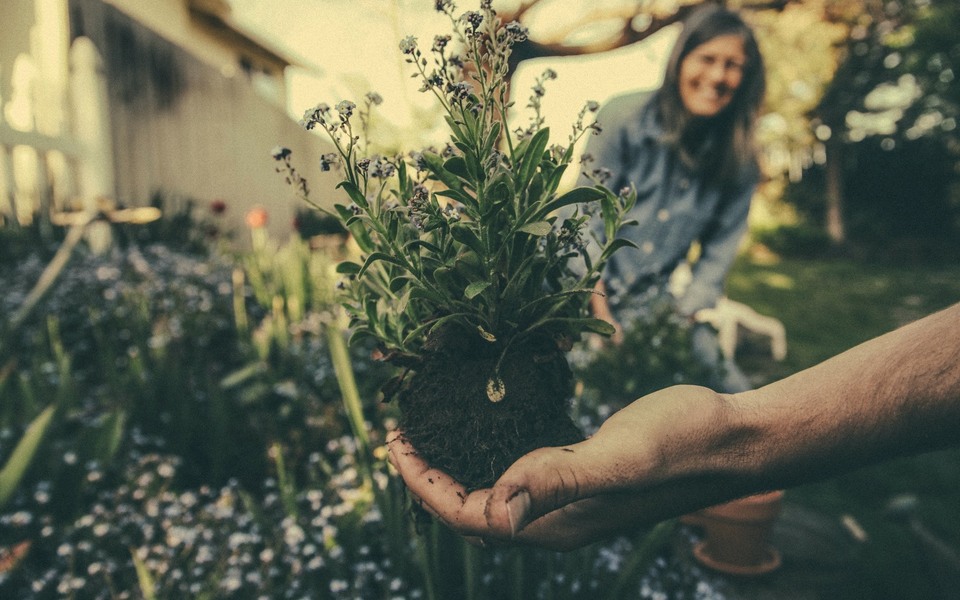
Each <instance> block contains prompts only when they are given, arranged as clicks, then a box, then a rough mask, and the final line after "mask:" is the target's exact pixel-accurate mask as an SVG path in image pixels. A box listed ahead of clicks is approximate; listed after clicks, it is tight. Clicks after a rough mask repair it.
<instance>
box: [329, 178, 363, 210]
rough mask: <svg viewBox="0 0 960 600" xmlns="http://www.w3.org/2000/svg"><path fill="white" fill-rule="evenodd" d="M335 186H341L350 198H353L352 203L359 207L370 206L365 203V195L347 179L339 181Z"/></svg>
mask: <svg viewBox="0 0 960 600" xmlns="http://www.w3.org/2000/svg"><path fill="white" fill-rule="evenodd" d="M337 187H338V188H341V187H342V188H343V189H344V190H345V191H346V192H347V195H348V196H350V199H351V200H353V202H354V204H356V205H357V206H359V207H360V208H362V209H364V210H366V209H367V208H369V207H370V205H369V204H368V203H367V198H366V196H364V195H363V194H362V193H361V192H360V190H359V189H358V188H357V186H355V185H353V184H352V183H350V182H349V181H341V182H340V183H338V184H337Z"/></svg>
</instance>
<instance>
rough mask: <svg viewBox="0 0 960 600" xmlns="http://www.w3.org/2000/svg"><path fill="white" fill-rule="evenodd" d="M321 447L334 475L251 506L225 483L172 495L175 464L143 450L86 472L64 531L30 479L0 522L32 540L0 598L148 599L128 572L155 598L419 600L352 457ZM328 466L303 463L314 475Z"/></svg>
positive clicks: (1, 578)
mask: <svg viewBox="0 0 960 600" xmlns="http://www.w3.org/2000/svg"><path fill="white" fill-rule="evenodd" d="M154 443H156V441H148V442H147V443H146V444H147V445H150V444H154ZM328 446H329V447H328V449H327V451H328V452H332V453H333V455H334V456H339V459H340V465H339V466H340V468H341V470H340V472H339V474H338V475H337V476H336V477H335V478H333V479H331V480H328V481H327V483H326V484H325V485H324V486H323V487H319V488H308V489H305V490H302V491H300V492H298V493H297V494H296V495H295V497H294V498H293V499H292V502H289V503H285V502H284V500H283V491H282V490H281V489H280V487H279V486H278V484H277V482H276V481H275V480H272V479H268V480H266V481H265V482H264V485H263V488H264V492H263V495H262V498H261V499H259V500H258V501H257V502H256V505H253V504H252V502H253V498H252V497H251V496H250V495H249V494H248V493H247V492H246V491H245V490H244V489H243V488H242V487H241V486H240V485H239V484H238V482H237V481H236V480H231V481H228V482H227V483H226V484H224V485H222V486H219V487H212V486H209V485H202V486H200V487H197V488H193V489H181V490H179V491H177V490H176V485H175V482H176V480H177V478H178V472H179V470H180V469H181V467H182V460H181V459H179V458H177V457H174V456H170V455H166V454H162V453H157V452H154V451H149V450H148V449H146V448H144V449H143V450H140V449H136V448H135V449H134V450H133V451H131V452H130V454H129V455H128V456H127V457H126V458H125V461H124V463H125V464H124V465H123V466H122V467H120V468H119V469H115V470H114V471H115V472H111V471H110V470H108V471H107V472H104V471H103V470H102V469H101V468H99V467H97V466H96V465H87V466H86V467H85V468H84V470H85V472H86V474H87V475H86V476H87V479H88V480H90V481H91V485H90V492H89V495H88V497H85V498H84V500H86V501H87V508H86V509H85V510H83V511H81V512H80V514H78V515H77V516H76V517H75V518H74V519H73V520H72V521H71V522H69V523H67V524H64V525H59V524H58V523H57V522H56V519H55V518H53V517H52V516H51V515H50V514H49V513H48V512H47V511H45V510H44V503H43V502H42V501H41V498H42V495H43V494H44V493H45V492H44V489H45V487H44V486H45V484H44V482H41V483H40V484H37V486H36V487H35V491H34V494H33V496H34V498H36V500H34V501H33V502H29V501H24V502H23V503H24V505H25V506H27V507H28V508H26V509H25V508H18V509H17V510H15V511H14V512H10V513H6V514H3V515H0V540H11V539H13V540H31V542H30V548H29V552H28V553H27V555H26V558H23V559H22V561H21V564H19V565H18V568H17V569H16V570H14V571H12V572H9V573H6V574H3V575H0V595H3V596H4V597H15V598H24V599H27V598H36V599H42V598H63V597H74V598H92V599H100V598H103V599H104V600H106V599H108V598H138V597H142V596H144V595H148V594H147V593H146V591H145V589H144V583H143V579H142V578H141V577H139V576H138V568H139V569H143V570H145V571H146V572H147V573H149V574H150V580H151V584H150V585H151V587H152V592H153V594H154V595H155V596H156V597H159V598H196V597H210V598H235V597H243V598H270V599H275V598H303V597H312V598H332V599H336V598H358V597H363V598H372V597H377V598H418V597H423V591H422V590H421V589H420V588H419V584H418V583H417V582H416V581H414V582H411V581H409V580H408V578H407V577H406V576H405V575H404V573H403V572H402V571H401V567H402V565H399V564H397V563H396V562H394V560H392V559H391V558H390V557H389V556H388V555H387V554H386V553H385V548H384V547H382V546H381V545H379V544H378V543H377V540H380V539H382V535H381V534H380V530H381V528H382V523H381V520H380V516H379V514H378V513H377V512H376V510H375V509H372V508H371V506H370V503H369V500H367V499H365V494H364V493H363V492H362V491H361V490H362V483H361V481H360V478H359V476H358V472H357V469H356V468H355V465H354V464H353V463H352V456H353V455H352V454H351V452H355V451H356V450H355V448H354V449H353V450H352V451H351V444H350V442H346V441H341V440H331V442H330V444H329V445H328ZM327 460H329V459H327V458H323V457H322V456H321V454H320V453H315V454H314V456H313V457H311V461H312V462H313V463H314V466H315V467H319V466H320V464H321V463H322V462H326V461H327ZM291 510H292V511H293V512H291Z"/></svg>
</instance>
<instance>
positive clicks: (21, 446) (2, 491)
mask: <svg viewBox="0 0 960 600" xmlns="http://www.w3.org/2000/svg"><path fill="white" fill-rule="evenodd" d="M55 412H56V406H48V407H47V408H46V409H44V411H43V412H41V413H40V414H39V415H38V416H37V417H36V418H35V419H34V420H33V421H31V422H30V425H28V426H27V430H26V431H25V432H24V433H23V437H22V438H20V441H19V442H17V445H16V447H15V448H14V449H13V452H12V453H11V454H10V458H8V459H7V463H6V464H5V465H3V470H0V508H3V506H4V505H6V503H7V501H8V500H10V498H11V497H12V496H13V494H14V492H16V491H17V487H18V486H19V485H20V481H21V480H22V479H23V476H24V474H25V473H26V472H27V468H28V467H29V466H30V463H31V462H33V458H34V456H35V455H36V453H37V448H38V447H39V446H40V442H42V441H43V438H44V437H45V436H46V435H47V432H48V431H49V430H50V426H51V424H52V423H53V415H54V413H55Z"/></svg>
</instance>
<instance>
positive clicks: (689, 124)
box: [581, 5, 765, 392]
mask: <svg viewBox="0 0 960 600" xmlns="http://www.w3.org/2000/svg"><path fill="white" fill-rule="evenodd" d="M764 90H765V75H764V68H763V59H762V57H761V55H760V51H759V48H758V46H757V42H756V39H755V37H754V35H753V32H752V30H751V29H750V27H749V26H748V25H747V24H746V23H745V22H744V21H743V19H742V18H741V17H740V16H739V15H738V14H736V13H734V12H731V11H729V10H727V9H725V8H722V7H719V6H716V5H709V6H706V7H704V8H702V9H699V10H698V11H697V12H695V13H694V14H693V15H691V16H690V18H689V19H688V20H687V21H686V22H685V24H684V29H683V31H682V33H681V34H680V36H679V38H678V40H677V42H676V45H675V47H674V49H673V52H672V54H671V56H670V61H669V63H668V65H667V70H666V75H665V77H664V82H663V85H662V86H661V87H660V88H659V89H658V90H656V91H653V92H638V93H633V94H628V95H623V96H619V97H617V98H614V99H613V100H611V101H610V102H609V103H608V104H607V105H606V106H605V107H604V108H603V109H602V110H601V112H600V114H599V115H598V117H597V121H598V123H599V124H600V125H601V126H602V127H603V131H602V133H600V134H599V135H597V136H594V137H592V138H590V142H589V143H588V145H587V148H586V150H585V155H586V156H587V157H589V158H588V159H587V160H590V159H591V158H592V160H593V161H594V166H595V167H597V169H595V170H594V172H593V173H592V174H589V175H588V174H586V173H585V174H584V176H583V178H582V179H594V178H596V176H597V175H598V174H601V173H603V174H604V175H605V181H604V183H605V185H607V186H608V187H610V188H611V189H613V190H620V189H623V188H629V187H630V186H632V187H633V188H634V189H635V190H636V193H637V203H636V206H635V207H634V208H633V210H632V211H631V213H630V214H628V215H627V217H626V218H627V219H632V220H635V221H636V222H637V225H635V226H627V227H624V228H623V229H622V230H621V231H620V234H619V235H620V237H624V238H627V239H630V240H632V241H633V242H634V243H635V244H636V245H637V247H636V248H623V249H621V250H619V251H618V252H616V253H615V254H614V255H613V256H612V258H611V260H610V261H609V262H608V264H607V268H606V271H605V273H604V276H603V279H602V281H601V282H600V284H598V291H599V292H601V294H598V295H595V296H594V297H593V300H592V309H593V312H594V314H595V315H596V316H598V317H600V318H603V319H606V320H608V321H610V322H612V323H614V324H615V325H616V326H617V327H618V330H619V331H618V333H617V335H616V336H614V342H615V343H617V342H619V341H620V340H622V335H623V333H622V329H621V327H625V328H627V329H629V327H630V324H631V322H633V321H635V320H636V319H637V318H638V317H640V316H642V315H643V314H644V310H645V308H646V307H647V306H648V303H649V302H650V301H651V300H652V299H653V298H655V297H659V296H661V295H662V294H663V292H665V291H666V290H667V284H668V280H669V278H670V275H671V274H672V273H673V272H674V270H675V269H676V268H677V266H678V265H680V264H681V263H682V262H683V261H685V260H686V258H687V256H688V253H689V251H690V248H691V245H692V244H694V243H695V242H698V243H699V258H698V259H697V260H696V262H695V263H694V264H693V265H692V270H691V278H690V280H689V283H688V284H687V285H686V289H685V291H684V292H683V293H682V294H681V295H680V296H679V297H678V298H676V308H677V310H678V311H679V312H680V314H682V315H683V316H685V317H687V318H689V319H690V320H691V322H694V321H695V315H696V313H697V311H698V310H700V309H703V308H709V307H713V306H714V305H715V304H716V302H717V300H718V299H719V297H720V295H721V294H722V293H723V286H724V281H725V279H726V276H727V272H728V271H729V269H730V266H731V264H732V263H733V260H734V258H735V257H736V254H737V248H738V245H739V243H740V240H741V238H742V237H743V234H744V233H745V232H746V229H747V213H748V211H749V208H750V200H751V197H752V196H753V192H754V189H755V187H756V184H757V182H758V178H759V169H758V168H757V160H756V150H755V148H754V145H753V130H754V125H755V124H756V120H757V115H758V112H759V109H760V105H761V102H762V100H763V94H764ZM581 183H583V181H582V182H581ZM599 230H600V231H602V224H601V225H600V227H599ZM693 344H694V353H695V354H696V356H697V358H698V359H699V360H700V361H701V362H703V363H704V364H706V365H708V366H711V367H717V368H718V369H719V371H720V372H721V373H722V375H721V376H720V379H718V381H716V382H711V383H712V385H713V386H714V387H716V388H719V390H720V391H724V392H737V391H743V390H746V389H749V387H750V384H749V382H748V380H747V378H746V377H745V376H744V375H743V373H742V372H740V370H739V369H738V368H737V367H736V365H734V364H733V361H732V359H731V360H724V359H723V358H722V357H721V356H720V352H719V347H718V345H717V340H716V332H715V331H714V330H713V329H712V328H711V327H710V326H709V325H706V324H702V323H695V324H694V326H693Z"/></svg>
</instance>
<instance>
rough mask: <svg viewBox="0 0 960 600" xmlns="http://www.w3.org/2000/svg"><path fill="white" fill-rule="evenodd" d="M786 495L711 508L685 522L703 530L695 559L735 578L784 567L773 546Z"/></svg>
mask: <svg viewBox="0 0 960 600" xmlns="http://www.w3.org/2000/svg"><path fill="white" fill-rule="evenodd" d="M782 502H783V491H782V490H778V491H774V492H767V493H764V494H757V495H755V496H748V497H746V498H740V499H739V500H733V501H732V502H727V503H726V504H720V505H717V506H711V507H709V508H705V509H703V510H701V511H699V512H697V513H694V514H692V515H687V516H686V517H684V518H682V519H681V521H682V522H684V523H687V524H689V525H695V526H698V527H702V528H703V532H704V537H703V540H702V541H700V542H698V543H697V544H696V545H695V546H694V547H693V555H694V557H696V559H697V560H698V561H699V562H700V563H701V564H703V565H705V566H707V567H709V568H711V569H714V570H716V571H720V572H723V573H730V574H733V575H762V574H764V573H769V572H771V571H773V570H775V569H777V567H779V566H780V563H781V557H780V552H779V551H777V549H776V548H774V547H773V546H772V545H771V544H770V537H771V533H772V531H773V524H774V522H775V521H776V520H777V517H778V516H779V515H780V510H781V506H782Z"/></svg>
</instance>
